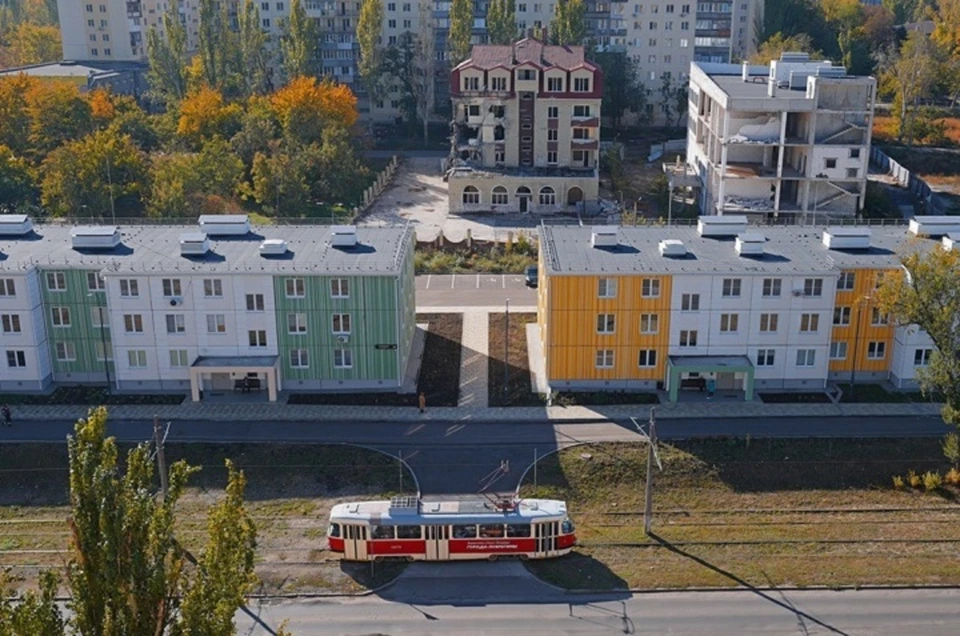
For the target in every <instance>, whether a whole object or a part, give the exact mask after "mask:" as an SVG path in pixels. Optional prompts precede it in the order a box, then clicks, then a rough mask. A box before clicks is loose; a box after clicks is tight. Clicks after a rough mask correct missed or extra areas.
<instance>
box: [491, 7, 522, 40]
mask: <svg viewBox="0 0 960 636" xmlns="http://www.w3.org/2000/svg"><path fill="white" fill-rule="evenodd" d="M515 11H516V4H515V2H514V0H491V2H490V4H489V5H487V34H488V36H489V38H490V44H513V41H514V40H516V39H517V15H516V13H515Z"/></svg>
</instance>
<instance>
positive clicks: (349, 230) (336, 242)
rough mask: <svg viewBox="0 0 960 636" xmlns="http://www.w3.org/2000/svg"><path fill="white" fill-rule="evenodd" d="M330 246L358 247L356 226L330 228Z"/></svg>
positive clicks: (334, 226)
mask: <svg viewBox="0 0 960 636" xmlns="http://www.w3.org/2000/svg"><path fill="white" fill-rule="evenodd" d="M330 244H331V245H333V246H334V247H356V245H357V226H356V225H333V226H331V227H330Z"/></svg>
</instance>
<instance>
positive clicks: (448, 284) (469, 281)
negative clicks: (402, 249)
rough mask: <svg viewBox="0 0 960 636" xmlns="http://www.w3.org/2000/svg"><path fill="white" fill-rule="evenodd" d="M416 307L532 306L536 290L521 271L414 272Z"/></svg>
mask: <svg viewBox="0 0 960 636" xmlns="http://www.w3.org/2000/svg"><path fill="white" fill-rule="evenodd" d="M416 281H417V306H418V307H471V306H473V307H492V306H499V305H504V304H506V301H507V299H509V300H510V304H511V305H513V306H515V307H532V306H534V305H536V304H537V292H536V290H535V289H531V288H530V287H527V286H526V283H525V282H524V277H523V275H521V274H451V275H443V276H441V275H434V274H427V275H425V276H417V279H416Z"/></svg>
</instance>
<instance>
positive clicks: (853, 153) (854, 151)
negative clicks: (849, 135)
mask: <svg viewBox="0 0 960 636" xmlns="http://www.w3.org/2000/svg"><path fill="white" fill-rule="evenodd" d="M850 158H851V159H859V158H860V149H859V148H851V149H850Z"/></svg>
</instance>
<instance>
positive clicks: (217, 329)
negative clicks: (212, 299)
mask: <svg viewBox="0 0 960 636" xmlns="http://www.w3.org/2000/svg"><path fill="white" fill-rule="evenodd" d="M207 333H227V317H226V316H225V315H223V314H207Z"/></svg>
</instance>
